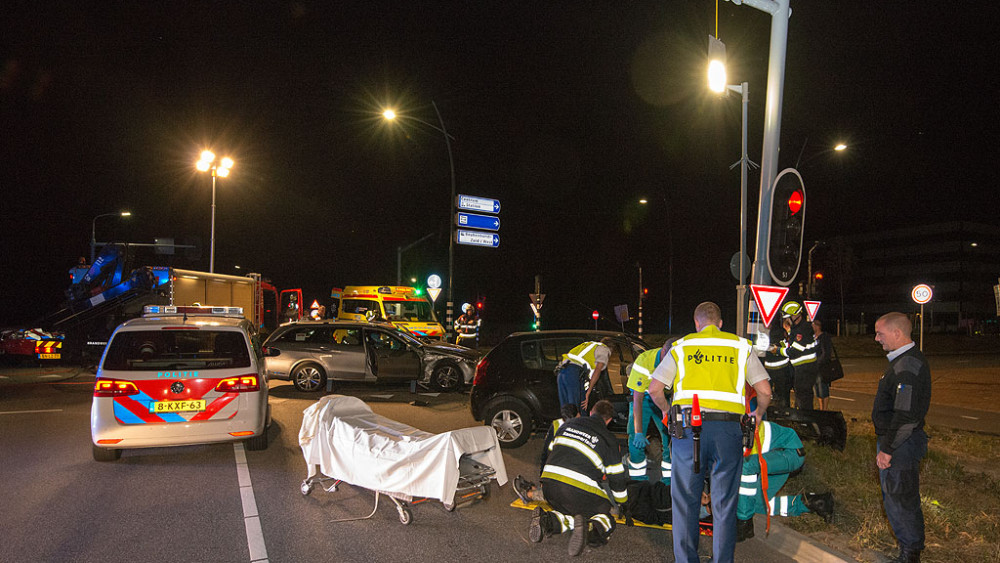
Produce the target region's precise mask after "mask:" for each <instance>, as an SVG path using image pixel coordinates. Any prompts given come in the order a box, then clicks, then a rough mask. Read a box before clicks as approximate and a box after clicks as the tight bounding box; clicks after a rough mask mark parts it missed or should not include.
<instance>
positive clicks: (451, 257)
mask: <svg viewBox="0 0 1000 563" xmlns="http://www.w3.org/2000/svg"><path fill="white" fill-rule="evenodd" d="M431 105H432V106H434V113H436V114H437V118H438V123H440V124H441V126H440V127H438V126H436V125H433V124H431V123H428V122H426V121H424V120H423V119H420V118H417V117H413V116H411V115H399V114H398V113H396V112H395V111H394V110H392V109H388V108H387V109H386V110H384V111H383V112H382V117H384V118H385V119H386V121H394V120H396V119H397V118H399V119H409V120H411V121H416V122H417V123H422V124H424V125H426V126H427V127H430V128H431V129H433V130H435V131H437V132H438V133H441V134H442V135H444V144H445V147H446V148H447V149H448V168H449V170H450V171H451V200H450V203H449V204H448V235H449V236H448V303H447V306H446V309H445V311H446V315H445V327H446V328H445V332H446V333H450V332H451V331H452V324H451V322H452V310H453V308H454V306H455V300H454V283H453V282H454V275H455V221H454V220H453V219H452V208H453V207H454V206H455V159H454V158H453V157H452V155H451V141H452V140H453V139H454V137H452V136H451V135H449V134H448V130H447V129H445V126H444V120H443V119H441V111H440V110H438V107H437V104H435V103H434V100H431ZM421 240H422V239H421Z"/></svg>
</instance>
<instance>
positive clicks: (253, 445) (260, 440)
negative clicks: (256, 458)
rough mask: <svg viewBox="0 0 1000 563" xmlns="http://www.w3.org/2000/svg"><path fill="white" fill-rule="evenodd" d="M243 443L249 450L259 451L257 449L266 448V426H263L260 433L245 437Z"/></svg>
mask: <svg viewBox="0 0 1000 563" xmlns="http://www.w3.org/2000/svg"><path fill="white" fill-rule="evenodd" d="M243 444H244V445H245V446H246V448H247V449H248V450H250V451H251V452H259V451H263V450H266V449H267V427H266V426H265V427H264V430H263V431H262V432H261V433H260V434H258V435H256V436H254V437H253V438H247V439H246V440H244V441H243Z"/></svg>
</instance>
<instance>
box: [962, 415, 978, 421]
mask: <svg viewBox="0 0 1000 563" xmlns="http://www.w3.org/2000/svg"><path fill="white" fill-rule="evenodd" d="M961 416H962V418H964V419H966V420H979V417H978V416H969V415H966V414H963V415H961Z"/></svg>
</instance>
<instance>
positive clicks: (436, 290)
mask: <svg viewBox="0 0 1000 563" xmlns="http://www.w3.org/2000/svg"><path fill="white" fill-rule="evenodd" d="M427 295H430V296H431V302H434V301H437V298H438V295H441V288H440V287H428V288H427Z"/></svg>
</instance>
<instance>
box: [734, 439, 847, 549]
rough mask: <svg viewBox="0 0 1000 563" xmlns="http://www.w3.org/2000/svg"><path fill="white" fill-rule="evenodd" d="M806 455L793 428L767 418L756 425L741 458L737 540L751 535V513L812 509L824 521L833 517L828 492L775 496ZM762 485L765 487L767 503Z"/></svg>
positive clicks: (790, 513) (795, 513)
mask: <svg viewBox="0 0 1000 563" xmlns="http://www.w3.org/2000/svg"><path fill="white" fill-rule="evenodd" d="M805 455H806V454H805V449H803V447H802V440H800V439H799V435H798V434H796V433H795V430H793V429H791V428H788V427H785V426H781V425H778V424H774V423H773V422H767V421H765V422H764V423H763V424H759V425H758V426H757V428H756V431H755V436H754V444H753V448H752V449H751V450H750V451H749V453H747V454H746V455H745V456H744V458H743V475H742V476H741V477H740V500H739V502H738V504H737V509H736V513H737V518H738V520H739V522H738V525H737V529H736V541H743V540H745V539H749V538H752V537H753V536H754V531H753V515H754V514H767V515H768V516H774V515H780V516H798V515H800V514H805V513H806V512H815V513H816V515H818V516H820V517H822V518H823V519H824V520H826V521H827V522H831V521H832V520H833V495H832V494H830V493H823V494H815V493H807V494H805V495H778V492H779V491H780V490H781V487H783V486H784V485H785V482H786V481H788V476H789V475H791V474H792V473H794V472H795V471H798V469H799V468H801V467H802V464H803V463H804V462H805V459H806V458H805ZM761 460H763V463H761ZM764 486H766V487H767V500H766V502H765V498H764V493H763V490H764V489H763V487H764Z"/></svg>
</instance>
